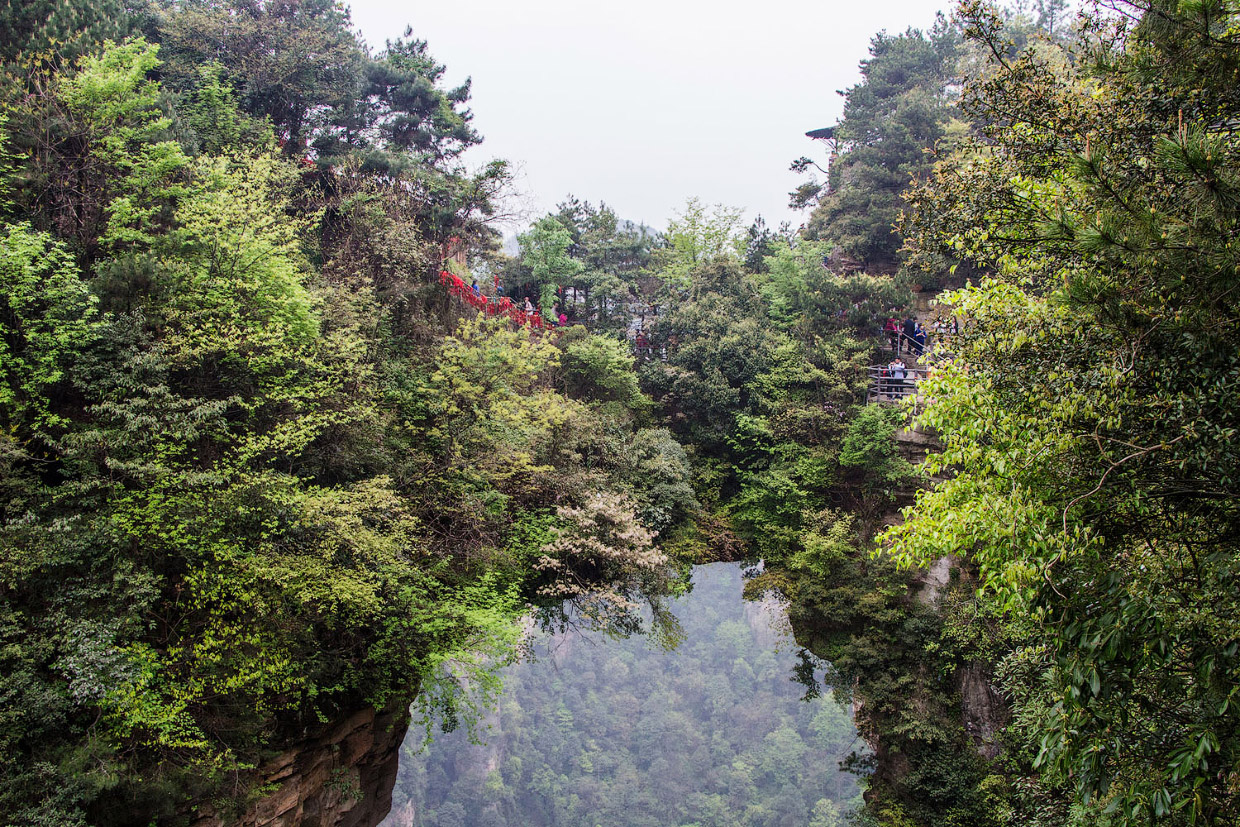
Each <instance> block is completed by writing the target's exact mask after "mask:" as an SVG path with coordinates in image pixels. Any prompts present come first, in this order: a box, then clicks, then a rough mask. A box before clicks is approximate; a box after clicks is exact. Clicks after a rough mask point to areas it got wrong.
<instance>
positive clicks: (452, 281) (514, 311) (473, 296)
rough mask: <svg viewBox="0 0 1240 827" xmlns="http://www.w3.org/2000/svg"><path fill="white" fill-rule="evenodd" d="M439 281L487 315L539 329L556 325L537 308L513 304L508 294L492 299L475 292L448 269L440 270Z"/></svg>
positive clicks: (548, 328) (451, 292) (450, 293)
mask: <svg viewBox="0 0 1240 827" xmlns="http://www.w3.org/2000/svg"><path fill="white" fill-rule="evenodd" d="M439 283H440V284H442V285H444V286H445V287H447V288H448V294H449V295H452V296H456V297H457V298H458V299H460V300H461V301H463V302H465V303H466V304H468V305H470V306H471V307H474V308H477V309H478V310H481V311H482V312H483V313H484V314H486V315H487V316H507V317H508V318H509V319H510V320H512V321H513V322H515V323H516V324H519V325H528V326H530V327H533V328H536V329H538V330H551V329H553V328H555V327H556V325H555V323H554V322H548V321H545V320H544V319H543V317H542V314H541V313H539V312H538V311H537V310H535V311H534V312H533V313H526V312H525V311H524V310H523V309H521V308H520V307H517V306H516V305H515V304H513V303H512V299H510V298H508V297H507V296H504V297H503V298H501V299H498V300H492V299H491V298H489V297H488V296H484V295H482V294H481V293H475V292H474V289H473V288H472V287H470V286H469V285H468V284H466V283H465V282H464V280H463V279H462V278H461V277H460V276H458V275H455V274H454V273H450V272H448V271H447V270H440V271H439Z"/></svg>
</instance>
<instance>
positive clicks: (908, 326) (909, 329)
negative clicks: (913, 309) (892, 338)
mask: <svg viewBox="0 0 1240 827" xmlns="http://www.w3.org/2000/svg"><path fill="white" fill-rule="evenodd" d="M903 332H904V336H903V339H904V351H905V352H906V353H912V352H913V334H914V333H916V332H917V320H916V319H914V318H913V316H912V314H910V315H909V317H908V318H906V319H905V320H904V331H903ZM896 352H897V353H899V351H896Z"/></svg>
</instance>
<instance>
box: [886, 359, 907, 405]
mask: <svg viewBox="0 0 1240 827" xmlns="http://www.w3.org/2000/svg"><path fill="white" fill-rule="evenodd" d="M887 374H888V376H889V377H890V379H889V380H888V384H887V397H888V398H889V399H890V398H891V397H895V398H897V399H899V398H900V397H902V396H903V395H904V362H903V361H902V360H901V359H900V357H899V356H897V357H896V358H894V359H892V360H891V361H890V362H889V363H888V364H887Z"/></svg>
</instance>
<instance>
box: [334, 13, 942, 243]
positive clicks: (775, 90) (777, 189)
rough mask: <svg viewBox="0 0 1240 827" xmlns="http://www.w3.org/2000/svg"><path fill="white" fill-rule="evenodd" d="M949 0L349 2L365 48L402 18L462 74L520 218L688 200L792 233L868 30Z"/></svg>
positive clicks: (635, 215)
mask: <svg viewBox="0 0 1240 827" xmlns="http://www.w3.org/2000/svg"><path fill="white" fill-rule="evenodd" d="M951 5H952V3H951V2H950V0H851V1H846V0H821V1H820V2H807V1H806V0H765V2H762V1H759V2H747V3H736V2H727V1H726V0H724V1H723V2H720V1H719V0H716V2H688V1H687V0H624V2H614V3H596V2H589V0H585V1H584V2H582V1H581V0H577V1H576V2H574V0H515V1H514V0H507V1H505V0H453V1H452V2H442V1H440V2H435V3H401V2H396V0H353V2H352V8H353V20H354V23H355V24H356V25H357V26H358V28H359V29H360V30H361V32H362V34H363V36H364V37H365V38H366V40H367V42H368V43H370V44H371V45H372V46H373V47H375V48H376V50H378V49H379V48H381V47H382V45H383V43H384V41H385V40H387V39H392V38H396V37H398V36H400V35H401V34H402V33H403V31H404V27H405V26H406V24H408V25H411V26H412V27H413V33H414V36H415V37H418V38H421V39H423V40H426V41H428V42H429V44H430V51H431V54H432V55H434V56H435V58H436V60H438V61H439V62H440V63H443V64H446V65H447V67H448V71H447V79H448V81H449V82H450V83H453V84H455V83H456V82H459V81H461V80H463V79H464V78H465V77H472V78H473V100H472V102H471V108H472V109H473V111H474V125H475V126H476V127H477V129H478V130H479V131H480V132H481V133H482V134H483V136H484V138H485V141H484V142H483V144H482V145H481V146H480V147H478V148H476V149H474V150H472V151H471V152H470V153H469V155H468V156H467V160H468V161H469V163H470V164H471V165H474V166H481V165H482V164H483V163H485V162H486V161H488V160H490V159H491V158H496V157H498V158H506V159H508V160H510V161H512V162H514V163H515V164H516V165H518V167H519V169H520V178H519V180H518V182H517V184H518V189H519V190H520V191H521V195H520V200H519V204H521V205H523V206H524V209H525V211H526V213H527V216H526V217H527V219H533V218H537V217H538V216H539V215H541V214H542V213H545V212H547V211H549V210H551V209H552V208H553V207H554V205H555V204H556V202H558V201H561V200H563V199H564V198H565V196H567V195H568V194H569V193H572V194H574V195H576V196H578V197H579V198H582V199H585V200H589V201H592V202H596V203H597V202H598V201H606V202H607V203H608V204H610V205H612V207H614V208H615V210H616V212H617V213H618V214H619V215H620V216H621V217H622V218H628V219H631V220H634V221H644V222H646V223H648V224H650V225H652V226H654V227H656V228H659V229H661V228H662V227H663V226H665V225H666V222H667V219H668V218H670V217H671V216H672V214H673V212H674V211H676V210H678V209H679V208H681V207H682V206H683V205H684V202H685V199H686V198H687V197H689V196H698V197H700V198H701V199H702V200H703V201H705V202H707V203H711V204H713V203H723V204H727V205H729V206H734V207H742V208H744V209H745V211H746V213H747V215H748V216H749V217H750V218H752V217H753V216H755V215H758V214H762V215H763V216H764V217H765V218H766V219H767V223H768V224H771V225H772V226H775V225H778V224H779V222H780V221H782V220H785V219H787V220H790V221H792V224H793V226H794V227H795V226H797V225H798V224H800V223H801V221H802V220H803V216H801V215H799V214H796V213H793V212H792V211H790V210H789V209H788V208H787V200H788V199H787V193H788V192H789V191H790V190H792V189H793V188H794V187H796V186H797V184H798V183H799V182H800V181H801V180H802V179H801V178H800V177H799V176H797V175H795V174H793V173H791V172H789V171H788V164H789V163H790V162H791V161H792V160H793V159H794V158H797V157H799V156H801V155H811V156H812V157H814V158H815V159H816V160H817V159H821V157H822V156H823V155H824V154H825V148H824V147H823V146H822V144H821V143H818V142H814V141H811V140H810V139H808V138H806V137H805V132H806V131H807V130H810V129H816V128H818V127H823V126H830V125H832V124H834V123H835V121H836V119H837V118H838V117H839V115H840V113H841V111H842V109H843V99H842V98H841V97H840V96H838V95H836V94H835V90H837V89H845V88H847V87H849V86H851V85H852V84H854V83H856V82H857V80H858V79H859V77H860V75H859V72H858V67H857V64H858V62H859V61H860V60H862V59H863V58H864V57H865V56H866V54H867V48H868V46H869V41H870V37H871V36H873V35H874V34H875V33H876V32H878V31H880V30H882V29H886V30H887V31H888V32H890V33H893V34H894V33H897V32H901V31H903V30H904V29H906V28H907V27H909V26H914V27H917V28H922V29H925V28H928V27H929V26H930V25H932V24H933V22H934V14H935V12H936V11H937V10H939V9H944V10H950V7H951Z"/></svg>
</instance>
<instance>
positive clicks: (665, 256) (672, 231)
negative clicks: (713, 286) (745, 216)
mask: <svg viewBox="0 0 1240 827" xmlns="http://www.w3.org/2000/svg"><path fill="white" fill-rule="evenodd" d="M741 212H742V211H741V210H739V209H736V208H735V207H725V206H724V205H723V204H716V205H715V206H714V208H713V209H712V210H711V211H710V212H707V208H706V206H705V205H704V204H702V202H701V201H700V200H698V199H697V198H690V199H689V200H688V201H686V202H685V209H684V212H682V213H680V214H679V215H677V216H676V217H675V218H673V219H672V220H671V221H670V222H668V225H667V233H666V234H665V236H664V245H665V246H663V247H661V248H659V249H658V250H656V251H655V267H656V272H657V273H658V274H659V276H660V278H663V279H665V280H666V281H668V282H669V283H670V284H672V285H676V286H682V285H684V284H686V283H688V281H689V276H690V274H691V273H692V272H693V271H694V270H695V269H697V268H698V267H700V266H702V265H704V264H710V263H713V262H718V261H733V262H736V261H741V260H743V259H744V257H745V246H746V243H747V242H746V239H745V236H744V235H743V234H742V231H741V223H740V222H741Z"/></svg>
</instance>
